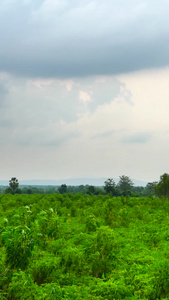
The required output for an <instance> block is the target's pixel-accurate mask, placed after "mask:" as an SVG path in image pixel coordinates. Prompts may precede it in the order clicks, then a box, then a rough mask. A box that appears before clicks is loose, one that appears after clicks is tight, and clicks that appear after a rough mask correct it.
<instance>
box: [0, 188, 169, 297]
mask: <svg viewBox="0 0 169 300" xmlns="http://www.w3.org/2000/svg"><path fill="white" fill-rule="evenodd" d="M0 232H1V240H0V256H1V259H0V295H1V296H0V298H1V299H25V300H26V299H39V300H41V299H45V300H48V299H49V300H50V299H59V300H61V299H77V300H81V299H89V300H95V299H97V300H102V299H105V300H106V299H107V300H113V299H128V300H129V299H131V300H136V299H142V300H143V299H144V300H146V299H148V300H155V299H169V201H168V200H167V199H164V198H162V199H158V198H154V197H150V198H148V197H140V198H129V197H126V198H125V197H114V198H113V197H110V196H105V195H104V196H102V195H98V196H89V195H82V194H75V195H73V194H64V195H59V194H50V195H38V194H36V195H1V196H0ZM167 297H168V298H167Z"/></svg>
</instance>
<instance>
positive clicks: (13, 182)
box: [9, 177, 19, 193]
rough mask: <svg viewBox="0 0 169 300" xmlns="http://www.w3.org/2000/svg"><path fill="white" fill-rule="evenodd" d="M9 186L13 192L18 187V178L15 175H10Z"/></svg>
mask: <svg viewBox="0 0 169 300" xmlns="http://www.w3.org/2000/svg"><path fill="white" fill-rule="evenodd" d="M9 186H10V188H11V189H12V192H13V193H15V191H16V190H17V188H18V187H19V182H18V179H16V177H12V178H11V180H9Z"/></svg>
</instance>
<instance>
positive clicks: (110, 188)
mask: <svg viewBox="0 0 169 300" xmlns="http://www.w3.org/2000/svg"><path fill="white" fill-rule="evenodd" d="M104 184H105V185H104V190H105V192H106V194H112V196H117V194H118V191H117V189H116V184H115V181H114V180H113V178H108V179H107V180H106V181H105V182H104Z"/></svg>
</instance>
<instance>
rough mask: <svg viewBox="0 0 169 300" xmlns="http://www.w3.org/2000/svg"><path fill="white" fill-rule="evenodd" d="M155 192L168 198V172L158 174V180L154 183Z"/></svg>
mask: <svg viewBox="0 0 169 300" xmlns="http://www.w3.org/2000/svg"><path fill="white" fill-rule="evenodd" d="M156 194H157V196H159V197H166V198H169V174H167V173H164V174H163V175H161V176H160V181H159V182H158V183H157V185H156Z"/></svg>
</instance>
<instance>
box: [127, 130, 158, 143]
mask: <svg viewBox="0 0 169 300" xmlns="http://www.w3.org/2000/svg"><path fill="white" fill-rule="evenodd" d="M151 138H152V133H151V132H137V133H135V134H132V135H129V136H127V137H125V138H123V142H125V143H139V144H145V143H147V142H149V141H150V140H151Z"/></svg>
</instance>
